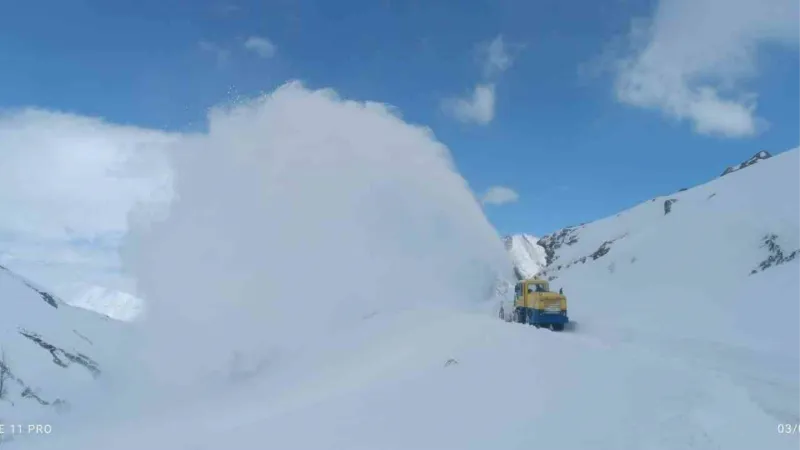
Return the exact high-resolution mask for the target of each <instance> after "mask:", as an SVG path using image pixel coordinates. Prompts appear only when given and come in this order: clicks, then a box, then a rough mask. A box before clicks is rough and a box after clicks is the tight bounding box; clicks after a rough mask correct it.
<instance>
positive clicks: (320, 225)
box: [20, 85, 798, 450]
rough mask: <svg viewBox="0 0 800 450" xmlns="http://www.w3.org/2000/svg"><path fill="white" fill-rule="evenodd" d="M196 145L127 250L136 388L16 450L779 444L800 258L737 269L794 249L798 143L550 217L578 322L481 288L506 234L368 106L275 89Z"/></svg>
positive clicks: (618, 449) (437, 160) (790, 384)
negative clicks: (554, 320) (135, 292)
mask: <svg viewBox="0 0 800 450" xmlns="http://www.w3.org/2000/svg"><path fill="white" fill-rule="evenodd" d="M187 145H189V144H187ZM191 148H192V151H193V152H194V159H191V158H185V159H184V157H183V156H179V158H178V160H177V161H176V163H175V164H176V168H177V173H178V177H177V178H178V186H177V187H178V191H179V192H180V193H181V197H180V198H181V201H180V202H179V203H177V204H175V205H173V206H172V211H171V212H170V215H169V217H168V219H166V221H165V222H163V223H160V224H159V223H156V224H152V225H149V226H145V225H142V227H143V228H142V229H140V231H139V233H140V234H139V235H138V236H137V237H136V238H135V239H134V241H133V242H135V243H137V244H138V245H139V246H140V247H139V248H140V249H141V250H142V252H141V253H138V254H134V255H129V256H128V257H127V258H128V260H129V261H130V262H131V266H132V267H133V268H134V270H136V273H137V274H138V276H139V278H140V281H141V282H142V283H143V291H144V292H146V293H147V296H148V298H147V300H152V304H148V315H147V317H146V318H145V320H144V321H143V324H146V325H140V326H141V327H142V328H141V332H142V338H143V339H144V341H143V347H142V348H141V349H140V351H143V352H145V353H147V352H149V354H147V355H146V356H148V358H144V359H143V360H142V361H144V362H145V364H142V365H139V366H136V367H133V366H132V367H131V368H132V369H136V371H135V375H136V376H135V377H131V380H130V384H127V385H126V388H127V389H128V392H132V393H133V394H130V396H136V397H137V398H138V399H140V400H142V401H141V402H140V403H138V404H136V405H135V407H130V405H128V404H126V403H125V402H119V401H117V403H111V404H109V405H106V407H104V408H101V409H99V410H98V413H97V414H96V415H95V416H93V417H91V418H90V417H89V416H87V415H84V416H81V417H75V416H63V417H59V418H58V422H56V423H54V427H60V428H58V429H64V430H68V432H67V431H65V432H63V433H58V437H57V439H56V438H54V437H53V435H51V436H48V437H46V438H45V437H42V438H40V437H35V436H31V437H30V438H29V439H25V440H24V443H25V444H27V445H25V448H39V449H43V448H51V449H59V450H93V449H107V448H113V449H117V450H140V449H142V448H158V449H170V450H178V449H194V450H198V449H209V450H211V449H220V448H235V449H238V450H247V449H263V448H281V449H364V450H366V449H370V450H374V449H398V450H399V449H431V450H433V449H512V448H513V449H520V448H525V449H528V448H548V449H562V448H563V449H582V448H591V449H614V450H622V449H669V450H674V449H679V448H697V449H718V448H724V449H748V450H749V449H754V448H765V449H766V448H769V449H795V448H797V445H798V438H797V435H795V436H791V435H782V434H779V433H778V424H780V423H793V422H794V421H796V419H797V409H796V406H797V400H798V391H797V370H798V367H797V354H798V352H797V337H798V336H797V316H798V304H797V298H798V287H797V269H798V268H797V261H796V259H795V260H792V261H788V262H783V263H781V264H775V263H773V265H772V266H771V267H769V268H767V269H765V270H763V271H760V272H757V273H756V274H753V275H751V274H750V272H751V270H752V269H754V268H756V267H760V266H759V264H760V263H761V262H763V261H764V260H766V259H767V258H768V257H769V256H770V254H769V253H770V252H771V251H772V250H770V246H769V245H768V244H767V242H766V241H765V240H764V236H765V235H766V234H768V233H772V234H774V235H777V236H778V238H777V239H774V240H773V241H774V242H776V243H778V244H780V245H781V246H782V248H785V249H786V250H785V251H783V255H787V254H791V249H793V248H796V247H797V244H798V242H797V241H798V236H797V229H798V228H797V226H798V218H797V215H798V214H797V213H798V211H797V208H798V201H797V200H798V198H797V195H798V194H797V193H796V191H797V189H796V188H797V181H798V176H797V166H798V164H797V163H798V160H797V157H798V155H797V152H794V153H791V154H784V155H779V156H776V157H774V158H772V159H771V160H770V161H766V162H762V163H759V164H758V165H757V166H755V167H752V168H748V169H747V170H742V171H740V172H737V173H734V174H730V175H728V176H726V177H724V178H721V179H719V180H716V181H714V182H712V183H710V184H708V185H705V186H701V187H698V188H695V189H691V190H687V191H685V192H683V193H681V194H680V195H675V196H673V197H675V198H676V199H678V200H679V201H678V202H675V203H674V204H672V209H671V212H670V213H669V214H665V212H664V207H663V204H659V203H662V202H659V201H656V202H648V203H646V204H643V205H640V206H638V207H636V208H633V209H631V210H629V211H626V212H624V213H621V214H620V215H619V217H612V218H608V219H604V220H600V221H598V222H595V223H591V224H587V225H584V226H581V227H576V228H571V229H566V230H562V232H559V233H558V234H556V235H553V236H555V237H553V236H551V237H546V238H545V239H544V240H542V242H544V243H546V244H547V245H543V247H544V248H545V259H546V261H550V262H551V264H550V267H551V268H550V269H548V271H549V276H556V277H557V278H555V281H554V283H555V286H554V287H556V288H557V287H559V285H560V286H563V287H564V288H565V293H566V294H567V296H568V297H569V298H570V314H571V316H572V318H573V319H576V320H577V321H578V324H579V328H578V329H577V331H576V332H575V333H554V332H549V331H544V330H536V329H534V328H532V327H530V326H525V325H520V324H513V323H506V322H503V321H501V320H498V319H497V318H496V317H495V316H494V314H496V309H494V308H491V309H485V308H484V303H485V301H484V298H485V297H487V296H489V295H492V294H493V293H498V292H501V290H500V289H499V287H498V284H497V283H496V280H495V278H494V277H495V276H496V274H497V273H502V272H503V271H505V270H506V269H505V267H506V265H507V264H508V258H507V256H506V255H505V254H504V251H503V247H502V244H501V242H502V241H501V240H500V239H498V238H497V236H496V235H495V234H494V231H493V230H492V229H491V228H490V227H489V226H488V224H487V223H486V221H485V218H484V217H483V215H482V213H481V212H480V209H479V208H478V207H477V206H476V202H475V200H474V198H473V197H472V196H471V195H470V194H469V193H468V191H467V189H466V187H465V185H464V183H463V180H461V179H460V178H459V177H458V176H457V175H456V174H455V173H453V172H452V171H451V169H450V166H449V165H448V164H444V163H443V162H442V159H441V157H442V156H443V155H444V154H445V151H444V149H443V148H441V147H440V146H439V145H438V144H435V142H434V141H432V139H431V137H430V136H429V135H428V134H427V133H422V132H421V131H420V130H419V129H415V128H411V127H409V126H408V125H405V124H403V123H402V122H401V121H400V120H399V119H397V118H395V117H393V116H390V115H389V114H388V113H387V111H386V109H385V108H384V107H381V106H377V105H363V104H356V103H351V102H343V101H341V100H338V99H336V98H335V97H334V96H333V95H332V94H331V93H321V92H309V91H307V90H304V89H302V88H301V87H299V86H297V85H290V86H285V87H284V88H282V89H280V90H279V91H278V92H276V93H274V94H273V95H272V96H271V97H268V98H266V99H262V100H259V101H257V102H254V103H249V104H246V105H243V106H241V107H239V108H237V109H234V110H232V111H227V112H223V111H217V112H215V113H214V114H212V118H211V132H210V134H209V135H208V136H201V137H198V138H197V141H195V142H194V143H191ZM323 149H324V151H323ZM223 150H224V151H223ZM434 154H435V155H437V156H434ZM262 163H263V164H262ZM317 164H318V165H317ZM212 169H213V170H212ZM234 174H235V175H236V176H235V177H233V175H234ZM309 180H316V181H315V183H318V185H317V184H315V183H312V182H311V181H309ZM376 182H377V183H379V184H378V186H379V187H378V188H377V190H373V191H369V190H365V189H363V187H364V183H376ZM432 184H436V188H433V187H432V186H431V185H432ZM712 193H714V194H716V195H711V194H712ZM662 200H663V199H662ZM756 200H758V201H756ZM291 207H294V208H296V209H295V210H292V208H291ZM440 226H441V227H442V228H440ZM331 236H333V237H335V239H331ZM550 238H552V239H550ZM262 242H263V243H262ZM608 242H610V243H608ZM368 248H369V250H371V251H370V252H367V249H368ZM498 251H499V252H500V253H503V254H502V255H499V256H498ZM592 255H595V256H594V257H593V256H592ZM583 256H586V259H585V260H584V261H583V262H580V263H573V264H569V263H570V262H572V261H574V260H577V259H579V258H582V257H583ZM500 260H505V262H503V261H500ZM776 261H777V260H776ZM568 264H569V267H568V268H567V267H566V265H568ZM558 265H561V266H562V267H561V268H560V269H556V267H557V266H558ZM484 267H485V268H484ZM507 270H508V272H510V271H511V269H510V267H508V268H507ZM312 275H313V276H312ZM229 277H230V278H229ZM262 279H263V281H261V280H262ZM501 285H502V283H501ZM276 302H277V303H276ZM150 306H152V308H151V307H150ZM493 306H495V307H496V306H497V305H493ZM184 310H185V311H184ZM181 312H185V315H183V314H181ZM754 318H756V319H760V318H766V320H767V322H766V325H765V324H764V322H762V321H760V320H756V321H755V322H754V320H753V319H754ZM170 320H171V321H172V322H170ZM151 321H152V322H151ZM137 323H138V322H136V323H134V324H137ZM168 325H171V326H168ZM248 339H250V340H252V341H254V342H250V341H248ZM159 342H161V343H162V344H163V345H162V347H158V346H157V345H155V344H158V343H159ZM256 344H258V345H256ZM181 346H183V347H181ZM259 350H261V351H259ZM180 351H183V352H185V354H180ZM234 351H236V353H234ZM153 355H154V356H155V357H153ZM259 356H261V357H263V359H259ZM170 358H174V360H170ZM154 362H161V363H163V364H164V365H163V366H161V369H162V374H161V375H162V377H155V378H157V379H156V380H155V381H158V382H161V383H162V387H171V388H173V389H175V390H177V391H178V392H173V393H170V392H168V390H165V389H156V390H155V392H157V394H158V395H157V396H153V395H152V394H151V393H150V390H152V389H153V388H154V387H158V386H154V385H153V383H152V382H153V381H154V380H153V378H154V374H153V373H150V372H151V371H152V370H154V369H156V368H157V366H153V365H152V364H153V363H154ZM214 367H216V368H217V369H218V373H217V374H216V378H214V377H213V376H210V375H209V371H210V370H211V369H213V368H214ZM192 370H195V372H192ZM173 377H174V378H173ZM181 380H185V381H186V383H187V385H186V386H184V387H183V388H180V389H179V386H180V381H181ZM139 394H141V395H139ZM156 397H157V398H156ZM21 441H22V440H20V442H21ZM20 447H22V446H20Z"/></svg>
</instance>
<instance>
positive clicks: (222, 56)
mask: <svg viewBox="0 0 800 450" xmlns="http://www.w3.org/2000/svg"><path fill="white" fill-rule="evenodd" d="M198 47H200V50H202V51H204V52H207V53H211V54H212V55H213V56H214V59H216V61H217V64H218V65H220V66H222V65H224V64H225V63H227V62H228V59H230V56H231V51H230V50H228V49H226V48H224V47H222V46H221V45H219V44H215V43H213V42H208V41H200V42H199V43H198Z"/></svg>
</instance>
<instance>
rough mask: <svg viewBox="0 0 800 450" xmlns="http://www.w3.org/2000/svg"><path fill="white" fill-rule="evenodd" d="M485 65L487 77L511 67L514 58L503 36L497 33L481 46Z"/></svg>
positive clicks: (480, 51) (483, 64)
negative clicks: (507, 48) (509, 52)
mask: <svg viewBox="0 0 800 450" xmlns="http://www.w3.org/2000/svg"><path fill="white" fill-rule="evenodd" d="M479 55H480V56H481V59H482V63H481V65H482V66H483V75H484V77H486V78H492V77H494V76H497V75H499V74H501V73H503V72H505V71H506V70H508V69H509V68H510V67H511V64H512V62H513V61H512V58H511V55H509V54H508V51H507V50H506V46H505V43H504V42H503V36H502V35H497V37H495V38H494V39H492V40H491V41H490V42H488V43H484V44H481V45H480V46H479Z"/></svg>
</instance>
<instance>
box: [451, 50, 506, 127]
mask: <svg viewBox="0 0 800 450" xmlns="http://www.w3.org/2000/svg"><path fill="white" fill-rule="evenodd" d="M477 56H478V59H479V61H480V65H481V69H482V71H483V76H484V78H485V79H487V80H494V79H495V78H497V77H498V76H499V75H500V74H502V73H503V72H505V71H506V70H508V69H509V68H510V67H511V64H512V63H513V58H512V56H511V55H510V54H509V53H508V51H507V48H506V44H505V42H504V41H503V36H502V35H497V37H495V38H494V39H492V40H491V41H488V42H482V43H480V44H478V46H477ZM496 85H497V83H496V81H489V82H483V83H479V84H477V85H475V88H474V89H473V90H472V92H471V94H470V95H469V96H467V97H463V98H446V99H443V100H442V101H441V102H440V105H439V106H440V108H441V109H442V111H444V112H445V113H446V114H448V115H450V116H451V117H453V118H455V119H456V120H459V121H461V122H465V123H475V124H479V125H487V124H489V123H490V122H491V121H492V120H493V119H494V110H495V86H496Z"/></svg>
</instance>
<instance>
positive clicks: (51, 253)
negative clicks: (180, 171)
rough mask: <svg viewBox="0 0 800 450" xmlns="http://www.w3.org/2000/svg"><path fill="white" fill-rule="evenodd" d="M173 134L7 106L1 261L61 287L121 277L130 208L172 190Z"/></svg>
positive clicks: (1, 152)
mask: <svg viewBox="0 0 800 450" xmlns="http://www.w3.org/2000/svg"><path fill="white" fill-rule="evenodd" d="M174 140H175V137H174V136H172V135H168V134H165V133H161V132H157V131H151V130H144V129H140V128H134V127H126V126H119V125H112V124H108V123H105V122H103V121H102V120H98V119H94V118H87V117H79V116H75V115H71V114H62V113H55V112H48V111H41V110H35V109H28V110H22V111H14V112H6V113H3V114H0V211H2V212H3V213H2V214H0V261H2V262H0V264H5V265H8V266H9V267H10V268H12V269H17V270H19V271H20V272H24V274H26V275H28V276H31V277H33V278H36V279H37V281H39V282H41V283H43V284H46V285H48V286H49V287H52V288H54V289H55V290H58V287H59V286H60V285H62V283H65V282H68V281H73V282H74V281H76V279H75V278H80V279H83V280H84V281H89V282H98V283H103V284H106V285H107V284H108V283H116V282H119V281H120V280H119V279H118V277H117V276H116V275H115V274H114V272H115V271H116V270H117V269H118V268H119V261H118V258H117V256H116V248H115V246H116V243H118V241H119V239H120V238H121V236H122V235H123V234H124V233H125V231H126V229H127V214H128V211H129V210H130V208H131V207H132V205H133V204H135V203H136V202H139V201H144V200H148V199H150V198H151V197H152V196H154V195H155V196H160V197H161V198H162V199H166V198H168V197H169V179H170V174H169V171H168V167H167V165H166V159H165V156H164V154H163V149H164V148H166V147H167V146H168V145H170V144H171V143H172V142H174ZM114 287H117V288H119V287H120V286H118V285H115V286H114Z"/></svg>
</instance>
